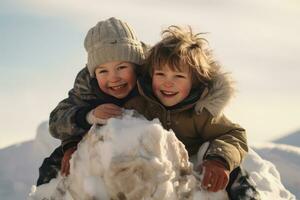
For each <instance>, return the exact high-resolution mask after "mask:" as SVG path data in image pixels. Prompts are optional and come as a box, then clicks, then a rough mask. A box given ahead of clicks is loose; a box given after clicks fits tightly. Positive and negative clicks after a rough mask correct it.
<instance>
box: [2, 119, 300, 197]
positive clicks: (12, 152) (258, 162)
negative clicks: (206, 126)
mask: <svg viewBox="0 0 300 200" xmlns="http://www.w3.org/2000/svg"><path fill="white" fill-rule="evenodd" d="M126 122H127V123H126ZM133 122H135V123H133ZM110 124H111V125H112V124H113V127H110ZM142 124H143V125H147V126H149V127H151V126H154V127H156V128H155V130H159V131H158V132H160V131H161V133H165V135H166V134H168V135H172V133H169V132H168V131H165V130H163V129H161V127H160V124H159V122H158V121H155V120H154V121H152V122H146V121H144V120H142V119H135V118H133V117H129V116H127V117H126V118H125V119H122V120H116V119H115V120H112V121H109V124H107V126H106V128H105V127H103V128H105V129H107V130H108V129H110V130H111V131H112V132H114V131H115V132H116V134H117V133H122V134H123V133H124V134H123V135H126V137H124V138H122V140H121V139H120V140H118V141H114V142H115V143H114V144H116V146H120V148H121V149H123V150H126V148H127V147H128V145H127V146H126V143H128V142H129V143H131V144H133V143H134V144H137V142H138V140H137V139H131V138H132V137H133V136H134V135H135V134H137V133H134V132H133V131H132V130H135V131H138V130H141V131H142V132H145V131H146V130H147V128H146V127H147V126H146V127H143V128H141V127H142V126H141V125H142ZM100 130H101V129H100ZM100 130H99V131H98V129H97V131H96V129H94V131H95V132H94V134H90V135H91V136H89V137H90V139H85V141H84V142H87V141H90V140H91V141H92V138H93V139H96V138H97V137H98V136H99V134H100V132H101V131H100ZM148 130H149V129H148ZM98 132H99V133H98ZM150 132H152V131H151V130H150ZM92 135H93V136H92ZM97 135H98V136H97ZM137 135H140V136H141V135H142V134H141V133H140V134H137ZM155 135H156V136H159V133H157V134H155ZM129 136H130V137H129ZM158 138H160V137H158ZM170 138H172V137H171V136H170ZM173 139H174V138H173ZM173 139H172V140H173ZM163 140H165V141H166V140H167V139H166V137H162V138H161V141H163ZM112 141H113V140H112ZM95 142H96V141H95ZM98 142H99V141H98ZM96 143H97V142H96ZM96 143H95V145H94V146H98V147H97V148H99V145H96ZM111 144H113V143H111ZM58 145H59V141H58V140H55V139H53V138H52V137H51V136H50V134H49V132H48V125H47V122H43V123H42V124H41V125H40V126H39V127H38V131H37V136H36V138H35V140H33V141H28V142H24V143H21V144H18V145H14V146H10V147H7V148H4V149H0V162H1V165H0V197H1V199H6V200H18V199H25V198H26V196H28V194H29V193H30V190H31V186H32V185H35V183H36V180H37V176H38V167H39V166H40V165H41V163H42V161H43V159H44V158H45V157H47V156H49V155H50V153H51V152H52V151H53V150H54V148H55V147H57V146H58ZM154 145H157V144H156V143H155V144H154ZM177 145H178V144H177ZM108 147H109V148H112V146H109V145H106V148H108ZM251 147H252V149H253V150H254V151H253V150H251V149H250V151H249V154H248V156H247V158H246V159H245V161H244V163H243V165H244V167H246V168H247V170H248V172H249V173H250V177H251V179H252V181H253V182H254V183H255V184H256V185H257V187H258V189H259V191H260V194H261V196H262V197H263V199H296V198H297V199H300V194H299V192H298V191H299V187H298V186H299V180H300V175H299V173H298V172H299V166H300V163H299V161H300V148H299V147H295V146H289V145H280V144H274V143H264V144H260V145H258V144H256V145H254V146H253V145H252V146H251ZM103 148H104V147H103ZM164 148H166V146H165V147H164ZM80 149H82V151H83V152H81V153H82V154H83V155H84V151H87V150H91V151H95V149H94V150H93V148H88V147H87V146H85V145H84V143H83V142H82V144H80ZM103 150H104V149H103ZM119 150H120V149H119ZM154 150H155V149H154ZM104 151H105V150H104ZM78 152H79V150H78ZM111 152H115V153H117V150H114V151H111ZM82 154H81V155H82ZM79 155H80V154H79ZM79 155H78V156H79ZM98 155H99V154H98ZM102 155H103V153H102ZM78 156H77V159H75V156H74V159H73V160H72V162H73V163H75V165H78V166H77V167H74V166H73V165H74V164H72V166H73V168H74V169H73V168H72V170H79V171H80V170H82V171H86V170H85V169H88V168H91V166H92V165H90V164H92V163H90V164H88V163H84V162H85V161H87V160H88V159H90V158H92V156H90V158H89V157H85V158H81V157H78ZM112 156H113V154H112V153H111V154H104V157H103V159H104V160H110V159H111V158H112ZM260 156H261V157H260ZM262 158H264V159H266V160H264V159H262ZM112 160H114V159H112ZM267 160H268V161H267ZM83 161H84V162H83ZM96 161H97V159H94V163H95V164H99V162H96ZM269 161H271V162H272V163H273V164H275V166H276V167H275V166H274V165H273V164H272V163H271V162H269ZM164 163H165V164H166V163H167V161H166V160H164ZM80 167H82V168H84V170H83V169H79V168H80ZM279 172H280V176H281V177H280V176H279ZM87 173H91V172H85V173H84V174H83V175H82V176H80V177H82V179H79V182H80V181H83V177H85V178H86V179H85V182H84V183H83V182H82V183H83V184H84V188H85V189H86V190H87V193H91V194H95V195H98V193H100V194H101V195H104V194H105V193H106V192H107V191H106V190H104V189H103V188H104V182H101V181H99V179H95V178H93V177H92V176H90V177H86V176H84V175H85V174H87ZM99 173H100V172H99ZM80 177H79V178H80ZM62 180H63V181H62ZM190 180H191V179H190ZM280 180H281V181H280ZM126 183H127V182H126ZM67 184H68V181H67V180H66V178H65V177H58V178H56V179H54V180H52V181H51V182H50V183H49V184H45V185H42V186H40V187H38V188H35V187H33V188H32V189H33V191H32V192H31V193H32V197H31V198H34V197H37V195H38V194H39V195H42V194H45V193H47V194H48V195H49V194H51V193H49V191H55V190H56V189H57V188H59V187H60V188H64V187H65V188H66V186H67ZM101 185H102V186H103V187H101ZM283 185H284V186H285V187H284V186H283ZM101 188H102V189H103V191H101V190H100V189H101ZM285 188H286V189H285ZM34 191H35V193H34ZM289 191H291V192H292V193H293V194H295V195H296V198H295V197H294V196H293V195H292V194H291V193H290V192H289ZM197 194H198V195H201V193H197ZM60 195H64V198H65V199H72V198H71V196H70V193H68V192H67V193H65V194H60ZM198 199H205V198H201V197H198ZM212 199H215V198H212Z"/></svg>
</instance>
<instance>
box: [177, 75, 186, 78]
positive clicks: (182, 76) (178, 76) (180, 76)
mask: <svg viewBox="0 0 300 200" xmlns="http://www.w3.org/2000/svg"><path fill="white" fill-rule="evenodd" d="M176 77H177V78H186V77H185V76H184V75H180V74H177V75H176Z"/></svg>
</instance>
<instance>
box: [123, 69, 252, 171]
mask: <svg viewBox="0 0 300 200" xmlns="http://www.w3.org/2000/svg"><path fill="white" fill-rule="evenodd" d="M151 85H152V84H151V78H150V76H149V75H146V76H144V77H141V78H139V80H138V90H139V93H140V96H136V97H134V98H132V99H130V100H129V101H128V102H127V103H125V105H124V107H125V108H127V109H134V110H136V111H137V112H138V113H140V114H142V115H144V116H145V117H146V118H147V119H149V120H152V119H154V118H158V119H159V120H160V122H161V124H162V126H163V127H164V128H165V129H167V130H168V129H172V130H173V131H174V133H175V134H176V136H177V137H178V139H179V140H180V141H182V143H183V144H184V145H185V147H186V149H187V151H188V153H189V156H193V155H196V154H197V152H198V150H199V147H200V146H201V145H202V144H203V143H204V142H206V141H209V142H210V145H209V148H208V150H207V152H206V154H205V157H204V158H205V159H215V158H217V159H218V160H219V159H221V160H222V161H225V167H227V169H228V170H230V171H232V170H233V169H235V168H236V167H238V166H239V165H240V164H241V162H242V160H243V158H244V156H245V154H246V153H247V151H248V146H247V139H246V133H245V130H244V129H243V128H242V127H241V126H239V125H238V124H234V123H232V122H231V121H230V120H228V119H227V118H226V117H225V115H224V114H223V113H222V111H223V109H224V107H225V106H226V105H227V103H228V102H229V100H230V99H231V97H232V96H233V93H234V84H233V81H232V79H231V77H230V75H229V74H228V73H222V72H221V71H218V72H216V73H215V74H214V76H213V77H212V80H211V81H210V83H209V84H208V86H206V87H204V86H201V87H198V88H193V89H192V90H191V92H190V94H189V95H188V97H187V98H186V99H185V100H183V101H182V102H180V103H179V104H177V105H175V106H172V107H165V106H164V105H162V104H161V103H160V102H159V100H158V99H157V98H155V96H154V95H153V92H152V89H151Z"/></svg>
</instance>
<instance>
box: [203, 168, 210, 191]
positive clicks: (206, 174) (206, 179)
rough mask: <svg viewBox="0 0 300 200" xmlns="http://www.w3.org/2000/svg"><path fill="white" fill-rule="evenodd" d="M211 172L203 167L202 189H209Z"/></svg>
mask: <svg viewBox="0 0 300 200" xmlns="http://www.w3.org/2000/svg"><path fill="white" fill-rule="evenodd" d="M211 176H212V174H211V172H210V170H208V169H207V168H206V167H204V177H203V180H202V187H203V188H209V187H211V183H210V179H211Z"/></svg>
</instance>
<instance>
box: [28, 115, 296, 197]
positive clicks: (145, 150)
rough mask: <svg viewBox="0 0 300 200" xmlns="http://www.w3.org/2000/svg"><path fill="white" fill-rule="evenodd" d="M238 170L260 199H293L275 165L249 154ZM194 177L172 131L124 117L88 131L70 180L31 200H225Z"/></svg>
mask: <svg viewBox="0 0 300 200" xmlns="http://www.w3.org/2000/svg"><path fill="white" fill-rule="evenodd" d="M243 166H244V167H245V168H246V170H247V171H248V172H249V175H250V179H251V181H252V182H253V184H254V185H256V186H257V189H258V191H259V193H260V194H261V197H262V199H265V200H267V199H268V200H269V199H278V200H280V199H290V200H293V199H295V196H294V195H292V194H291V193H290V192H289V191H288V190H286V189H285V188H284V186H283V185H282V183H281V181H280V175H279V172H278V171H277V170H276V168H275V166H274V165H273V164H272V163H270V162H269V161H265V160H263V159H262V158H261V157H260V156H259V155H258V154H257V153H255V152H254V151H253V150H250V152H249V155H248V156H247V157H246V159H245V161H244V162H243ZM194 173H195V172H193V170H192V164H191V163H190V162H189V161H188V154H187V152H186V150H185V149H184V145H183V144H182V143H181V142H180V141H179V140H178V139H177V138H176V136H175V134H174V133H173V132H172V131H166V130H164V129H163V128H162V126H161V124H160V123H159V121H158V120H153V121H147V120H145V119H143V118H141V117H138V118H137V117H133V116H132V113H129V114H128V113H127V115H124V116H123V117H122V119H110V120H108V122H107V125H105V126H102V127H100V126H93V127H92V129H91V130H90V132H89V133H88V134H87V136H86V137H85V138H84V139H83V140H82V142H81V143H80V144H79V146H78V150H77V151H76V152H75V153H74V155H73V156H72V159H71V169H70V175H69V176H68V177H61V176H59V177H58V178H57V179H54V180H52V181H51V182H50V183H49V184H45V185H42V186H39V187H37V188H36V187H33V188H32V192H31V194H30V199H31V200H40V199H45V200H46V199H60V200H72V199H87V200H88V199H101V200H109V199H128V200H136V199H149V200H156V199H157V200H158V199H167V200H168V199H170V200H176V199H180V200H183V199H186V200H188V199H190V200H196V199H200V200H226V199H228V197H227V194H226V193H225V192H224V191H220V192H218V193H209V192H206V191H205V190H201V189H200V188H199V180H198V179H197V178H195V176H194ZM197 177H198V176H197Z"/></svg>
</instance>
